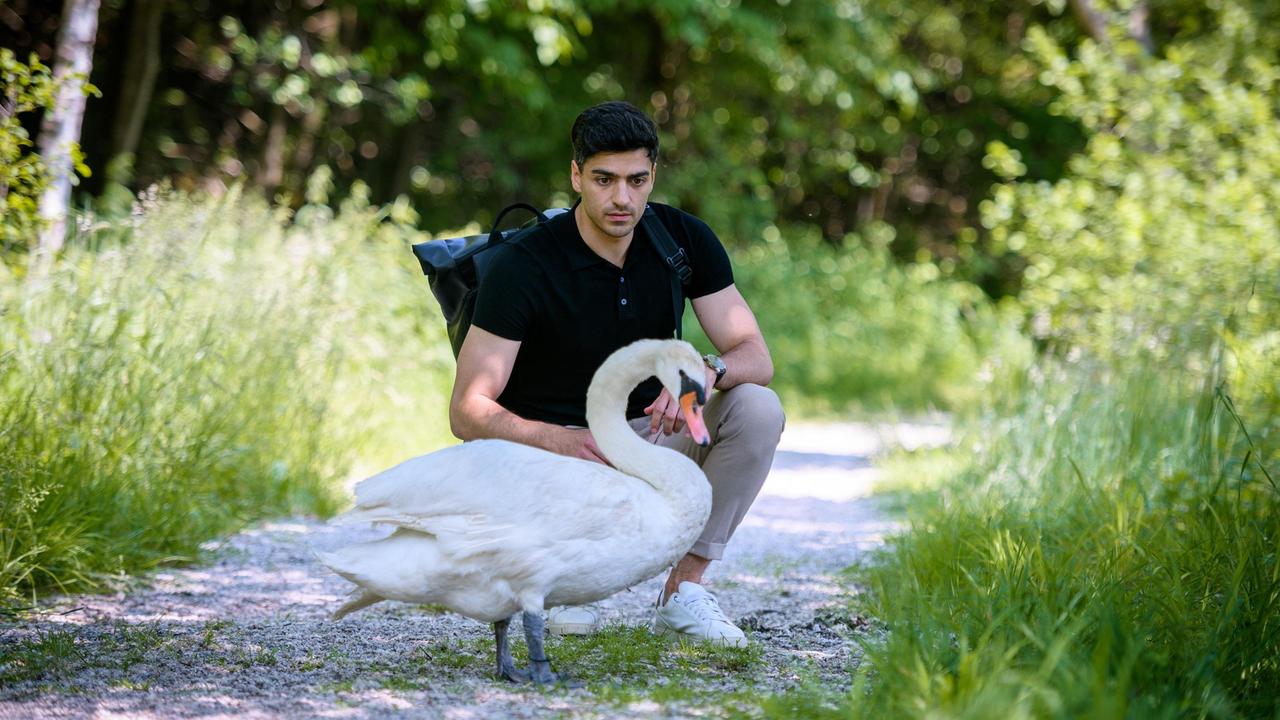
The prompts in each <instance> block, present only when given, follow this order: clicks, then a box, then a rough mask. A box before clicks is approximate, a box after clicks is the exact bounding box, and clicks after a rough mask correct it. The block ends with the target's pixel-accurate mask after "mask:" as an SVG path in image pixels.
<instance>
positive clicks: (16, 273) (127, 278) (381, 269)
mask: <svg viewBox="0 0 1280 720" xmlns="http://www.w3.org/2000/svg"><path fill="white" fill-rule="evenodd" d="M303 210H304V211H305V212H304V211H300V212H299V213H298V215H297V216H295V217H290V216H289V214H288V213H287V212H284V211H282V210H280V209H277V208H272V207H271V206H269V205H268V204H266V203H265V202H263V201H261V200H260V199H256V198H252V197H244V196H241V195H240V194H239V193H238V192H231V193H229V194H227V195H226V196H224V197H222V198H217V199H208V198H205V199H195V198H189V197H185V196H181V195H174V196H172V197H165V198H160V199H158V200H148V201H146V202H145V203H144V204H143V206H142V207H141V213H140V214H139V215H137V216H135V217H132V218H128V219H125V220H121V221H119V222H116V223H100V224H97V225H95V226H94V228H95V229H94V230H92V231H91V232H92V234H90V235H85V236H81V237H78V238H77V239H76V240H75V241H74V242H72V243H71V244H70V245H69V247H68V249H67V250H66V251H65V253H64V255H63V256H62V257H60V258H59V259H58V261H57V262H56V263H55V264H54V266H53V267H52V269H51V270H49V271H48V272H47V273H44V272H41V271H38V270H32V269H30V268H27V267H26V266H25V265H23V264H22V260H21V259H18V260H17V261H16V262H15V261H14V260H13V259H10V260H9V263H10V264H8V265H6V264H4V262H0V278H3V281H0V347H2V348H4V351H3V352H0V602H5V601H7V602H15V601H17V600H18V599H19V598H26V599H27V600H28V601H30V600H31V599H32V598H34V597H37V596H38V595H39V594H40V593H41V592H44V591H47V590H49V589H65V590H72V589H89V588H103V587H107V586H109V584H110V582H111V581H112V579H113V578H116V577H120V576H121V574H127V573H135V572H137V571H139V570H145V569H147V568H151V567H156V566H159V565H164V564H168V563H174V562H183V561H188V560H191V559H193V558H195V557H196V556H197V555H198V553H199V544H200V543H201V542H202V541H204V540H207V539H209V538H211V537H215V536H218V535H220V534H224V533H227V532H231V531H234V530H236V529H239V528H241V527H243V526H244V525H245V524H246V523H247V522H249V521H251V520H253V519H255V518H260V517H264V516H269V515H272V514H280V513H287V512H306V513H316V514H321V515H324V514H328V513H331V512H333V511H335V510H336V509H338V508H339V507H340V505H341V504H342V503H343V502H345V495H344V494H343V492H342V486H341V481H342V480H343V479H344V478H345V477H347V475H348V474H349V473H352V472H362V471H365V470H368V469H380V468H382V467H385V466H387V465H389V464H392V463H394V462H396V461H399V460H403V459H404V458H405V457H407V456H410V455H413V454H417V453H420V452H425V451H428V450H431V449H434V448H435V447H438V446H439V445H441V444H443V443H444V442H445V437H446V432H445V423H444V417H443V416H444V411H443V406H442V405H433V404H432V402H431V401H432V400H434V399H437V398H440V397H444V396H445V394H446V387H447V383H448V381H449V378H450V376H451V374H452V357H451V355H450V353H449V349H448V344H447V342H445V341H444V337H443V332H442V323H441V322H440V321H439V319H438V311H437V310H436V308H435V306H434V302H433V301H432V300H430V294H429V292H428V291H427V287H426V283H425V282H424V281H423V279H422V277H421V273H420V271H419V270H418V268H417V266H416V264H415V262H414V261H413V257H412V255H411V254H410V252H409V250H408V243H409V241H410V240H412V239H414V237H413V234H412V231H410V230H409V229H407V228H405V227H404V226H401V225H397V224H395V223H387V222H383V219H384V218H383V217H382V216H381V215H380V212H379V210H378V209H377V208H369V207H364V206H359V205H357V204H353V203H349V204H348V205H346V206H344V208H343V209H342V210H341V211H340V212H339V213H337V214H336V215H333V214H332V213H330V212H328V211H327V209H323V208H312V207H307V208H304V209H303ZM321 210H324V212H321ZM431 407H435V408H437V409H436V410H434V411H427V412H424V410H423V408H431Z"/></svg>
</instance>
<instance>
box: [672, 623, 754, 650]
mask: <svg viewBox="0 0 1280 720" xmlns="http://www.w3.org/2000/svg"><path fill="white" fill-rule="evenodd" d="M649 631H650V632H652V633H653V634H654V635H657V636H658V637H660V638H663V639H665V640H667V641H668V642H673V643H674V642H687V643H698V644H700V645H715V646H717V647H734V648H744V647H746V646H747V645H749V644H750V643H749V642H748V641H747V639H746V638H745V637H742V638H726V637H719V638H709V637H703V636H701V635H689V634H687V633H682V632H678V631H676V630H672V629H671V628H669V627H665V626H663V627H653V626H650V627H649Z"/></svg>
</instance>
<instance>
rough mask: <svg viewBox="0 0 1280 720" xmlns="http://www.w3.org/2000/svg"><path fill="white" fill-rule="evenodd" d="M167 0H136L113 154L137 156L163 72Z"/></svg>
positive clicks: (117, 109) (125, 62)
mask: <svg viewBox="0 0 1280 720" xmlns="http://www.w3.org/2000/svg"><path fill="white" fill-rule="evenodd" d="M164 6H165V0H134V3H133V16H132V18H131V19H130V22H129V49H128V51H127V54H126V55H125V60H124V70H123V72H122V73H121V83H120V97H119V98H118V102H119V105H117V106H116V118H115V123H114V124H113V126H112V128H111V157H112V158H114V157H116V156H118V155H121V154H125V153H127V154H129V155H134V154H136V153H137V151H138V139H139V138H140V137H141V136H142V125H143V123H144V122H145V120H146V117H147V108H148V107H150V105H151V94H152V92H153V91H154V89H155V84H156V76H157V75H159V73H160V20H161V18H162V17H163V16H164Z"/></svg>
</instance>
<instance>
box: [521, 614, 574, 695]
mask: <svg viewBox="0 0 1280 720" xmlns="http://www.w3.org/2000/svg"><path fill="white" fill-rule="evenodd" d="M522 622H523V624H524V641H525V644H526V645H528V647H529V677H530V679H532V680H533V683H534V684H535V685H551V684H553V683H559V684H561V685H563V686H565V687H571V688H575V687H582V683H580V682H575V681H573V680H570V679H569V678H568V677H566V676H565V675H563V674H560V673H555V672H552V671H551V662H550V661H549V660H547V651H546V647H545V645H544V644H543V639H544V637H545V635H546V620H544V619H543V617H542V613H541V612H526V613H525V614H524V617H523V620H522Z"/></svg>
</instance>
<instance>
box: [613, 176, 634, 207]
mask: <svg viewBox="0 0 1280 720" xmlns="http://www.w3.org/2000/svg"><path fill="white" fill-rule="evenodd" d="M612 200H613V204H614V205H617V206H618V207H631V187H630V185H629V183H625V182H620V183H615V184H614V188H613V198H612Z"/></svg>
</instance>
